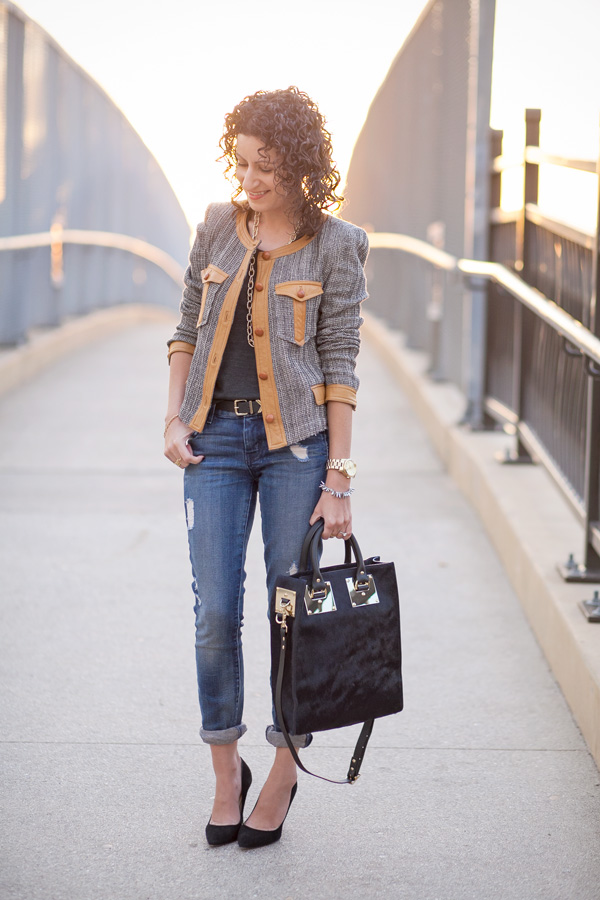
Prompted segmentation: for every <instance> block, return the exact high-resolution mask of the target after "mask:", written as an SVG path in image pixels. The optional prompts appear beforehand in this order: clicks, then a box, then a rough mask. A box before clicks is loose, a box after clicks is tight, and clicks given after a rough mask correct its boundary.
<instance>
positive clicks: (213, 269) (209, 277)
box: [201, 263, 229, 284]
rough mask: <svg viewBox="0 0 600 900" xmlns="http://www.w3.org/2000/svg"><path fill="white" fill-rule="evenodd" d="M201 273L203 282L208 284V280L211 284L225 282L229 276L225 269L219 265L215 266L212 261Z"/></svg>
mask: <svg viewBox="0 0 600 900" xmlns="http://www.w3.org/2000/svg"><path fill="white" fill-rule="evenodd" d="M201 274H202V284H207V283H208V282H210V283H211V284H223V282H224V281H225V279H226V278H229V275H228V274H227V272H224V271H223V269H219V268H218V267H217V266H213V265H212V263H211V265H210V266H207V267H206V269H202V272H201Z"/></svg>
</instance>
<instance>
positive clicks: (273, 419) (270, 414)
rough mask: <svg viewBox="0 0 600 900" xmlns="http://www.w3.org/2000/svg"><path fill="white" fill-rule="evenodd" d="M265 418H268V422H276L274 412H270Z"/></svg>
mask: <svg viewBox="0 0 600 900" xmlns="http://www.w3.org/2000/svg"><path fill="white" fill-rule="evenodd" d="M265 418H266V420H267V422H274V421H275V416H274V415H273V413H269V415H268V416H265Z"/></svg>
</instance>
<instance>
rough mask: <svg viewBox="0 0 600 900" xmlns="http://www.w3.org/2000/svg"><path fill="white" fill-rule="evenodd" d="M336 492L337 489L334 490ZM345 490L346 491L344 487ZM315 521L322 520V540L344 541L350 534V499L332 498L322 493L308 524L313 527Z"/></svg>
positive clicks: (328, 494) (330, 495)
mask: <svg viewBox="0 0 600 900" xmlns="http://www.w3.org/2000/svg"><path fill="white" fill-rule="evenodd" d="M336 490H337V488H336ZM345 490H348V488H347V487H346V488H345ZM317 519H323V520H324V523H325V524H324V526H323V538H324V539H325V540H326V539H327V538H330V537H337V538H341V539H342V540H345V539H346V538H348V537H350V535H351V534H352V510H351V508H350V497H342V498H339V497H334V496H333V494H330V493H328V492H327V491H323V493H322V494H321V498H320V500H319V502H318V503H317V505H316V506H315V509H314V512H313V514H312V516H311V517H310V520H309V524H310V525H314V523H315V522H316V521H317Z"/></svg>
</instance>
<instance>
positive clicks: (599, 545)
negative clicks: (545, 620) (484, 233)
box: [559, 156, 600, 612]
mask: <svg viewBox="0 0 600 900" xmlns="http://www.w3.org/2000/svg"><path fill="white" fill-rule="evenodd" d="M597 172H598V203H597V214H596V236H595V241H594V248H593V255H592V296H591V301H590V325H589V328H590V331H591V332H592V334H593V335H595V336H596V337H600V298H599V291H600V284H599V281H600V156H599V157H598V163H597ZM586 368H587V372H588V379H587V381H588V384H587V408H586V426H585V476H584V497H583V500H584V504H585V521H584V527H585V550H584V560H583V565H582V566H561V567H559V571H560V572H561V575H562V576H563V578H564V579H565V580H566V581H593V582H596V581H600V367H597V366H594V365H593V364H592V363H591V360H587V361H586ZM584 612H585V608H584Z"/></svg>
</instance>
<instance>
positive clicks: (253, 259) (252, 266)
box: [246, 212, 260, 347]
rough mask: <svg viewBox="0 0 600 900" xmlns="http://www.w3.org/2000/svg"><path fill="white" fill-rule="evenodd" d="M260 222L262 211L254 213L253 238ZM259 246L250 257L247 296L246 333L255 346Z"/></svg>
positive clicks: (249, 341)
mask: <svg viewBox="0 0 600 900" xmlns="http://www.w3.org/2000/svg"><path fill="white" fill-rule="evenodd" d="M259 222H260V213H259V212H255V213H254V222H253V225H252V240H253V241H255V240H256V238H257V237H258V223H259ZM257 253H258V248H257V249H255V250H254V252H253V254H252V256H251V257H250V268H249V269H248V294H247V296H246V335H247V337H248V343H249V344H250V346H251V347H254V335H253V334H252V298H253V297H254V279H255V277H256V254H257Z"/></svg>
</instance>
